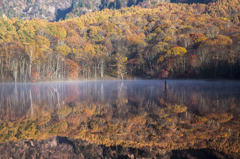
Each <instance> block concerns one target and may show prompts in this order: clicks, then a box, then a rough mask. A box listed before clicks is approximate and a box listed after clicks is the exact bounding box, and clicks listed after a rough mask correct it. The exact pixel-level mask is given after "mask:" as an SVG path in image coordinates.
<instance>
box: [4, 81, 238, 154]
mask: <svg viewBox="0 0 240 159" xmlns="http://www.w3.org/2000/svg"><path fill="white" fill-rule="evenodd" d="M143 88H144V89H143ZM189 89H193V90H192V91H190V90H189ZM5 90H7V91H5ZM29 90H30V91H29ZM167 94H168V96H167V98H165V92H164V89H163V87H162V86H159V85H158V84H155V83H146V84H142V85H141V87H140V86H139V85H135V84H131V83H122V82H108V83H106V82H101V83H96V82H86V83H65V84H63V83H53V84H51V85H49V84H38V85H36V84H34V85H32V84H26V85H17V84H16V85H11V84H10V85H0V99H1V100H0V103H1V107H0V115H1V124H0V134H1V135H0V140H1V141H12V140H18V139H25V138H26V139H30V138H33V139H44V138H47V137H50V136H56V135H61V136H71V137H74V138H82V139H85V140H89V141H91V142H93V143H99V144H105V145H115V144H120V145H123V146H134V147H142V146H157V147H159V148H162V149H177V148H179V147H182V148H190V147H191V148H206V147H207V145H213V148H219V147H218V146H219V144H218V142H219V141H220V139H221V138H225V139H226V141H227V142H228V143H230V142H231V140H230V139H229V138H234V139H235V135H236V134H237V133H238V132H239V130H240V126H239V125H238V124H239V122H238V115H239V110H238V109H235V108H238V107H239V99H238V98H237V97H238V96H236V95H235V96H234V95H232V96H223V95H221V94H217V93H216V94H213V93H210V92H207V93H201V91H199V90H194V88H191V87H190V88H189V87H186V86H181V87H178V86H176V87H175V86H174V87H172V86H171V85H170V86H168V89H167ZM15 97H17V98H15ZM31 101H32V102H31ZM30 106H31V107H30ZM233 110H235V111H233ZM230 130H231V131H230ZM210 139H211V140H210ZM218 139H219V140H218ZM212 142H215V143H212ZM230 148H231V144H230V145H225V147H221V149H222V150H223V151H225V150H226V151H229V152H230V151H231V150H229V149H230ZM232 150H234V151H235V150H236V147H234V148H232ZM231 152H232V151H231Z"/></svg>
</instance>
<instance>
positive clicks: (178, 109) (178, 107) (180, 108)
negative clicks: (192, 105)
mask: <svg viewBox="0 0 240 159" xmlns="http://www.w3.org/2000/svg"><path fill="white" fill-rule="evenodd" d="M166 105H167V107H168V109H170V110H171V111H172V112H174V113H182V112H185V111H186V110H187V107H186V106H185V105H183V104H173V105H172V104H166Z"/></svg>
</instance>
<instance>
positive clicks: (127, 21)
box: [0, 0, 240, 82]
mask: <svg viewBox="0 0 240 159" xmlns="http://www.w3.org/2000/svg"><path fill="white" fill-rule="evenodd" d="M239 3H240V1H237V0H232V1H224V0H223V1H218V2H214V3H209V4H176V3H157V4H156V5H155V6H152V7H149V8H142V7H140V6H132V7H128V8H121V9H119V10H110V9H104V10H101V11H98V12H92V13H87V14H85V15H82V16H80V17H75V18H72V19H67V20H64V21H58V22H48V21H46V20H39V19H32V20H20V19H15V18H11V19H4V18H0V65H1V67H0V81H2V82H6V81H8V82H9V81H10V82H29V81H32V82H36V81H53V80H54V81H63V80H76V79H116V78H117V79H136V78H146V79H152V78H155V79H156V78H162V77H169V78H221V79H226V78H228V79H239V78H240V53H239V51H240V45H239V44H240V23H239V16H238V15H239V13H240V8H239Z"/></svg>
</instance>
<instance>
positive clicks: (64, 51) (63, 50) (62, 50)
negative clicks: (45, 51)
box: [55, 44, 71, 56]
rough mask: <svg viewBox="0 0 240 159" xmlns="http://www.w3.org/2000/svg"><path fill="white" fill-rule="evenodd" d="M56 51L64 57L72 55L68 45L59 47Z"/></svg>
mask: <svg viewBox="0 0 240 159" xmlns="http://www.w3.org/2000/svg"><path fill="white" fill-rule="evenodd" d="M55 51H59V52H60V53H61V54H63V55H64V56H67V55H68V54H70V53H71V49H70V48H69V47H68V46H67V45H66V44H64V45H60V46H57V47H56V48H55Z"/></svg>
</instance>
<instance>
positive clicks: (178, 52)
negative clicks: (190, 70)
mask: <svg viewBox="0 0 240 159" xmlns="http://www.w3.org/2000/svg"><path fill="white" fill-rule="evenodd" d="M185 53H187V50H186V49H185V48H184V47H173V48H171V49H170V50H168V52H167V54H166V55H165V57H168V56H183V55H184V54H185Z"/></svg>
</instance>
